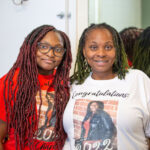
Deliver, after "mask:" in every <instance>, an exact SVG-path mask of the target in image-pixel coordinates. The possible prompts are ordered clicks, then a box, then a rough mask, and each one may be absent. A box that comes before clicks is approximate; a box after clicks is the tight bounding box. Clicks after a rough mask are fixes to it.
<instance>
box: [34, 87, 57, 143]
mask: <svg viewBox="0 0 150 150" xmlns="http://www.w3.org/2000/svg"><path fill="white" fill-rule="evenodd" d="M41 96H42V105H41V112H40V118H39V124H38V131H37V139H38V140H42V141H46V142H50V141H53V135H54V126H55V123H56V109H55V108H54V91H53V92H47V91H46V90H42V91H41ZM36 103H37V111H39V106H40V96H39V94H38V95H37V96H36Z"/></svg>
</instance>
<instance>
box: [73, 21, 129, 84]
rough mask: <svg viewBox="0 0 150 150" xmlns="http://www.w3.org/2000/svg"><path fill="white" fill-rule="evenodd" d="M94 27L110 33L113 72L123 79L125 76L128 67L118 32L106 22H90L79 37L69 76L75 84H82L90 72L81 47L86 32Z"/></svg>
mask: <svg viewBox="0 0 150 150" xmlns="http://www.w3.org/2000/svg"><path fill="white" fill-rule="evenodd" d="M94 29H107V30H109V31H110V33H111V34H112V37H113V41H114V45H115V49H116V60H115V63H114V65H113V72H114V73H117V74H118V77H119V78H120V79H123V78H124V77H125V74H126V72H127V68H128V63H127V57H126V53H125V50H124V45H123V42H122V40H121V38H120V36H119V33H118V32H117V31H116V30H115V29H114V28H113V27H111V26H109V25H108V24H106V23H102V24H92V25H91V26H89V27H88V28H86V29H85V30H84V31H83V33H82V35H81V37H80V40H79V45H78V52H77V59H76V62H75V68H74V74H73V75H72V76H71V82H72V83H73V82H74V81H75V80H76V81H77V84H82V83H83V82H84V80H85V79H86V78H87V77H88V76H89V74H90V72H91V68H90V66H89V65H88V63H87V62H86V60H85V57H84V56H83V48H84V46H85V42H86V38H87V35H88V33H89V32H90V31H92V30H94Z"/></svg>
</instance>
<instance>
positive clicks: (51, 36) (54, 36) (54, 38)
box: [41, 31, 63, 45]
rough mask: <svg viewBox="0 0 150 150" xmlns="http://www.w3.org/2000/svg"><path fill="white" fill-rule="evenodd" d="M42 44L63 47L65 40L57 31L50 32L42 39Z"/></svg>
mask: <svg viewBox="0 0 150 150" xmlns="http://www.w3.org/2000/svg"><path fill="white" fill-rule="evenodd" d="M41 42H46V43H51V44H53V43H58V44H62V45H63V38H62V36H61V35H60V33H58V32H57V31H50V32H48V33H46V35H45V36H44V37H43V38H42V40H41Z"/></svg>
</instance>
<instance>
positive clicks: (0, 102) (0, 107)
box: [0, 75, 6, 122]
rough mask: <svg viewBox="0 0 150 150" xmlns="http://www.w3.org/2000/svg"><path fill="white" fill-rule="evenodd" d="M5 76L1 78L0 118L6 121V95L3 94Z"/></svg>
mask: <svg viewBox="0 0 150 150" xmlns="http://www.w3.org/2000/svg"><path fill="white" fill-rule="evenodd" d="M5 77H6V75H5V76H4V77H2V78H1V79H0V119H1V120H3V121H5V122H6V110H5V101H4V96H3V91H4V83H3V82H4V80H5Z"/></svg>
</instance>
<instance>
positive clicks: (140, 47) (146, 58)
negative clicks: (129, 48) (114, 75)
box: [133, 26, 150, 77]
mask: <svg viewBox="0 0 150 150" xmlns="http://www.w3.org/2000/svg"><path fill="white" fill-rule="evenodd" d="M133 68H135V69H139V70H142V71H143V72H145V73H146V74H147V75H148V76H149V77H150V26H149V27H147V28H146V29H144V31H143V32H142V33H141V35H140V36H139V38H138V39H137V41H136V43H135V46H134V54H133Z"/></svg>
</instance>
